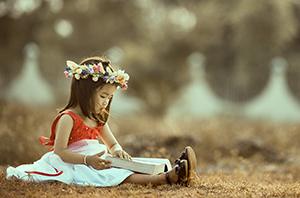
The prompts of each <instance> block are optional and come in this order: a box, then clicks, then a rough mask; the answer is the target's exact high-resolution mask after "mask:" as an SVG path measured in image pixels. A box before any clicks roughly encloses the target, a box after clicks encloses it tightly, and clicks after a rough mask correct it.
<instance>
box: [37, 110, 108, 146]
mask: <svg viewBox="0 0 300 198" xmlns="http://www.w3.org/2000/svg"><path fill="white" fill-rule="evenodd" d="M64 114H68V115H70V116H71V117H72V119H73V121H74V123H73V128H72V131H71V134H70V137H69V142H68V145H70V144H72V143H74V142H77V141H79V140H83V139H97V138H98V137H99V136H100V134H101V133H102V130H103V124H101V123H100V124H99V125H98V126H96V127H89V126H87V125H86V124H85V123H84V122H83V119H82V118H81V117H80V116H79V115H77V114H76V113H74V112H72V111H70V110H66V111H64V112H62V113H60V114H58V116H56V118H55V120H54V121H53V123H52V126H51V135H50V138H47V137H44V136H41V137H40V138H39V141H40V143H41V144H42V145H45V146H53V145H54V141H55V130H56V125H57V122H58V120H59V119H60V118H61V116H62V115H64ZM52 149H53V148H52Z"/></svg>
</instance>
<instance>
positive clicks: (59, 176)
mask: <svg viewBox="0 0 300 198" xmlns="http://www.w3.org/2000/svg"><path fill="white" fill-rule="evenodd" d="M68 149H70V150H71V151H72V152H75V153H79V154H83V155H94V154H97V153H100V152H102V151H105V154H103V155H102V156H101V158H103V159H104V158H105V157H106V155H109V154H108V152H107V147H106V146H105V145H103V144H100V143H99V142H98V140H81V141H78V142H75V143H73V144H71V145H70V146H69V147H68ZM132 174H134V172H132V171H130V170H125V169H120V168H110V169H104V170H96V169H94V168H92V167H90V166H86V165H84V164H71V163H66V162H64V161H63V160H62V159H61V158H60V157H59V156H58V155H57V154H55V153H54V152H53V151H51V152H48V153H46V154H44V155H43V156H42V157H41V159H39V160H38V161H36V162H34V163H33V164H24V165H20V166H18V167H15V168H14V167H11V166H9V167H8V168H7V169H6V178H7V179H10V178H12V177H16V178H18V179H21V180H24V181H33V182H44V181H60V182H63V183H66V184H77V185H88V186H99V187H106V186H116V185H119V184H120V183H122V182H123V181H124V180H125V179H126V178H127V177H128V176H130V175H132Z"/></svg>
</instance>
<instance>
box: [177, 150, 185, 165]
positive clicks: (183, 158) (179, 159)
mask: <svg viewBox="0 0 300 198" xmlns="http://www.w3.org/2000/svg"><path fill="white" fill-rule="evenodd" d="M187 158H188V156H187V152H186V149H184V151H182V153H181V155H180V157H179V158H177V159H176V160H175V164H178V165H179V163H180V161H181V160H187Z"/></svg>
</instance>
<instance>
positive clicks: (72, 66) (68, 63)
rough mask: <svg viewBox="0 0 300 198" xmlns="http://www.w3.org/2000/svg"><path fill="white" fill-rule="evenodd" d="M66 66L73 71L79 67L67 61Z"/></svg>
mask: <svg viewBox="0 0 300 198" xmlns="http://www.w3.org/2000/svg"><path fill="white" fill-rule="evenodd" d="M67 66H68V67H70V68H71V69H75V68H77V67H79V65H78V64H77V63H75V62H73V61H70V60H67Z"/></svg>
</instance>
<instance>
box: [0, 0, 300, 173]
mask: <svg viewBox="0 0 300 198" xmlns="http://www.w3.org/2000/svg"><path fill="white" fill-rule="evenodd" d="M299 24H300V1H298V0H284V1H282V0H256V1H253V0H226V1H221V0H190V1H183V0H172V1H171V0H163V1H159V0H132V1H125V0H101V1H96V0H85V1H82V0H1V1H0V27H1V30H0V164H19V163H25V162H32V160H35V159H38V158H39V157H40V156H41V154H42V153H44V152H46V151H47V150H46V149H44V148H42V146H41V145H39V143H38V141H37V139H38V137H39V136H40V135H48V134H49V131H50V125H51V122H52V120H53V119H54V117H55V115H56V113H57V109H60V108H62V107H63V106H64V105H65V104H66V102H67V99H68V94H69V85H70V81H69V80H66V79H65V77H64V74H63V70H64V68H65V61H66V60H73V61H75V62H80V61H81V60H82V59H83V58H85V57H88V56H94V55H106V56H107V57H109V58H110V59H111V60H112V63H113V64H114V65H116V66H117V67H119V68H123V69H125V70H126V71H127V72H128V73H129V74H130V81H129V89H128V90H127V91H126V92H121V91H119V92H118V93H117V95H116V96H115V97H114V101H113V105H112V112H111V118H110V122H111V127H112V129H113V131H114V133H115V134H116V136H117V137H118V139H119V141H120V142H121V143H122V145H123V147H125V148H126V149H127V150H128V152H129V153H131V154H132V155H134V156H152V157H153V156H154V157H169V158H170V159H172V160H173V159H175V158H176V157H177V154H178V152H180V151H181V150H182V149H183V147H184V146H185V145H192V146H193V147H194V148H195V149H196V152H197V156H198V158H199V171H203V172H209V171H211V170H212V171H216V170H221V171H226V170H228V171H231V170H234V169H236V168H237V169H243V170H244V169H245V170H259V169H262V170H271V171H278V170H279V171H280V170H281V171H282V170H284V171H289V173H290V174H291V175H292V176H295V175H296V174H295V173H296V172H299V171H298V170H299V165H300V159H299V154H300V142H299V139H300V124H299V121H300V56H299V53H300V27H299ZM258 167H259V169H258ZM295 167H298V169H297V168H295ZM298 176H299V174H298ZM299 178H300V176H299Z"/></svg>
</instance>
